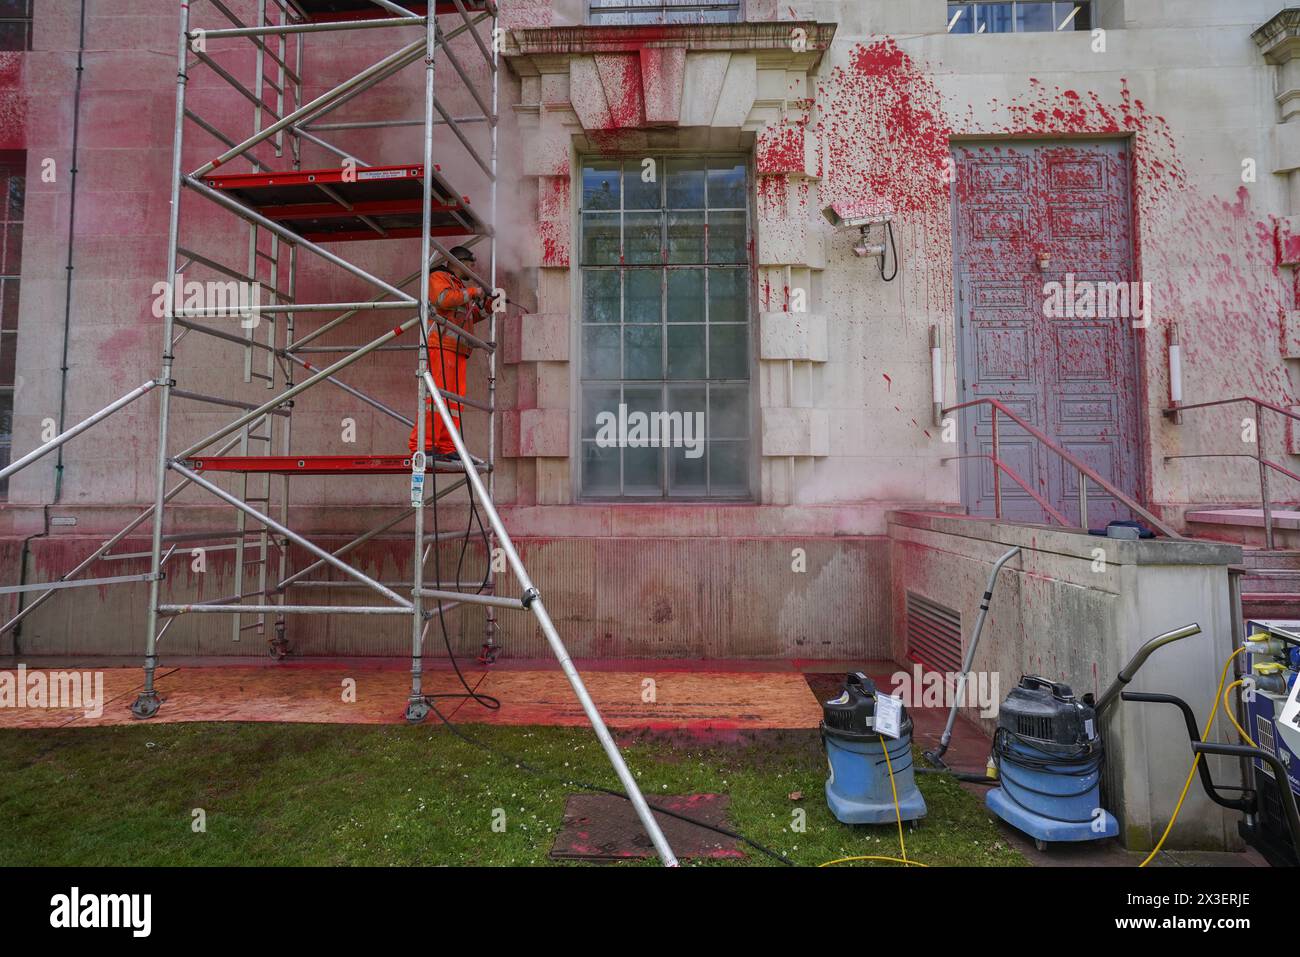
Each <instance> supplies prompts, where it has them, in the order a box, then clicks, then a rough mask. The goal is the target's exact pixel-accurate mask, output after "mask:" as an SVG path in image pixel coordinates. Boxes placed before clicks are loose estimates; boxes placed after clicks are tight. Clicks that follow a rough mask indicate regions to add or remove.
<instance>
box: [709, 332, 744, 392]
mask: <svg viewBox="0 0 1300 957" xmlns="http://www.w3.org/2000/svg"><path fill="white" fill-rule="evenodd" d="M709 378H711V379H748V378H749V327H748V326H743V325H735V326H733V325H725V326H720V325H712V326H709Z"/></svg>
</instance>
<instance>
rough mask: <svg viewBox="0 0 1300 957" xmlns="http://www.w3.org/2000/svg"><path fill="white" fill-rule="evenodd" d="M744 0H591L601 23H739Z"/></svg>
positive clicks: (594, 18)
mask: <svg viewBox="0 0 1300 957" xmlns="http://www.w3.org/2000/svg"><path fill="white" fill-rule="evenodd" d="M740 19H741V9H740V0H712V2H710V0H591V22H592V23H593V24H596V25H597V26H603V25H614V24H622V25H627V24H640V23H736V22H737V21H739V20H740Z"/></svg>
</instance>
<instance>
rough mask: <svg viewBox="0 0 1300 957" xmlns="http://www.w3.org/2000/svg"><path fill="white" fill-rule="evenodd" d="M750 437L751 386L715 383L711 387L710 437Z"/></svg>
mask: <svg viewBox="0 0 1300 957" xmlns="http://www.w3.org/2000/svg"><path fill="white" fill-rule="evenodd" d="M748 437H749V388H748V387H747V386H743V385H715V386H711V387H710V388H709V438H711V439H744V438H748Z"/></svg>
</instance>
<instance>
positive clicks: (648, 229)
mask: <svg viewBox="0 0 1300 957" xmlns="http://www.w3.org/2000/svg"><path fill="white" fill-rule="evenodd" d="M661 221H662V217H661V215H660V214H659V213H625V214H624V216H623V261H624V262H626V263H627V264H628V265H633V264H636V263H658V262H663V236H662V233H661V231H660V223H661Z"/></svg>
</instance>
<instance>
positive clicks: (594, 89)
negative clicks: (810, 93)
mask: <svg viewBox="0 0 1300 957" xmlns="http://www.w3.org/2000/svg"><path fill="white" fill-rule="evenodd" d="M795 31H801V34H796V32H795ZM834 33H835V25H834V24H822V23H816V22H812V21H788V22H756V23H732V24H716V25H703V26H695V25H689V26H687V25H666V26H655V27H613V26H600V27H597V26H576V27H560V28H551V29H526V30H515V31H511V32H510V33H508V34H507V37H506V43H505V48H504V51H503V54H504V57H505V59H506V61H507V63H508V64H509V65H510V67H511V68H512V69H513V71H514V72H515V74H516V75H517V76H518V77H519V78H520V81H521V102H520V103H519V104H518V105H517V106H516V107H515V111H516V114H517V116H518V118H519V123H520V127H521V133H522V137H523V154H524V168H523V171H522V173H523V175H524V176H525V177H528V178H535V179H536V182H537V188H538V196H539V203H538V208H539V214H538V220H539V221H538V223H537V229H536V231H535V232H536V236H535V247H536V248H535V249H534V250H533V253H532V254H531V255H530V257H529V259H528V261H526V262H525V264H524V265H525V266H526V267H535V268H536V269H537V270H538V289H539V302H538V314H537V315H535V316H529V317H526V318H525V319H524V320H522V324H523V325H526V326H527V328H526V329H525V328H521V324H515V328H514V329H512V330H508V331H507V333H506V336H505V340H506V341H505V343H504V354H503V359H504V362H505V363H507V364H508V365H511V364H513V365H515V366H516V371H517V372H519V373H520V374H522V375H525V376H531V377H532V378H531V381H530V383H529V385H528V387H526V388H521V389H520V397H521V398H520V402H519V403H518V405H517V407H516V408H514V409H510V410H505V411H503V413H502V426H503V435H502V451H503V454H504V455H505V456H506V457H511V458H514V459H515V460H516V465H517V466H518V467H519V468H521V469H528V468H530V467H531V468H533V469H534V470H535V473H534V475H533V476H532V479H531V481H527V480H524V479H521V485H524V486H531V487H533V488H535V489H536V490H537V491H536V502H537V504H561V503H567V502H570V501H573V500H574V499H575V498H576V496H577V490H578V479H579V476H578V475H577V468H576V464H577V459H576V458H575V457H574V454H575V453H574V449H573V445H574V443H573V442H572V441H571V438H572V437H574V436H576V435H577V431H578V422H577V415H578V406H577V403H576V401H574V398H573V397H574V396H576V395H577V383H576V381H575V377H576V363H571V362H570V359H571V357H575V358H576V355H577V353H576V350H575V346H574V343H573V328H574V324H573V323H572V322H571V321H570V317H571V316H573V315H575V314H576V313H575V312H574V310H575V309H576V308H577V303H576V295H577V294H576V291H575V284H574V282H573V281H572V276H571V268H570V267H571V256H570V251H571V250H570V243H571V242H572V241H573V239H574V238H576V229H575V224H574V222H573V218H574V216H575V209H576V203H575V202H574V199H573V183H572V176H573V175H574V172H573V171H574V169H575V168H576V167H575V165H574V164H575V163H576V162H577V157H578V156H579V155H581V154H582V153H589V152H601V151H610V150H611V144H617V146H618V148H619V151H623V152H626V151H628V150H631V151H636V150H638V149H655V150H676V149H692V150H698V149H700V148H703V147H708V148H711V149H719V148H736V147H740V148H742V149H744V150H745V151H746V152H749V151H752V149H753V143H754V140H755V138H756V136H757V135H759V134H761V132H762V131H763V130H764V129H765V128H766V127H767V126H768V125H769V124H780V123H782V122H783V121H789V120H802V119H804V118H805V117H806V116H807V110H808V102H809V101H808V100H807V98H806V91H807V90H808V89H809V88H810V86H809V84H810V82H811V81H810V79H809V77H810V75H811V74H812V73H813V72H814V71H815V70H816V69H817V67H818V65H819V64H820V62H821V59H822V56H823V55H824V53H825V51H826V50H827V49H829V46H830V43H831V40H832V39H833V37H834ZM795 38H799V39H801V40H802V41H803V42H802V44H797V43H795V42H793V40H794V39H795ZM797 47H798V48H797ZM611 97H614V98H616V99H623V100H624V102H623V103H618V104H615V106H614V107H613V108H611V104H610V102H609V101H610V98H611ZM624 98H626V99H624ZM628 103H631V104H634V105H633V107H632V108H630V109H629V108H627V106H626V104H628ZM809 139H811V137H809ZM805 153H806V161H805V162H804V163H802V164H796V166H797V168H789V169H782V170H779V171H764V170H762V169H758V170H757V172H758V174H759V175H760V176H774V177H776V178H777V179H779V180H781V181H783V186H782V187H781V188H784V186H785V185H788V184H789V183H790V182H791V181H792V180H797V179H815V177H816V169H817V164H816V144H815V143H811V142H809V143H808V144H807V145H806V147H805ZM756 227H757V228H756V253H755V266H756V267H757V269H758V270H759V272H760V274H762V273H763V271H764V270H768V271H770V273H769V274H770V275H771V276H772V277H774V278H775V277H777V276H780V277H782V279H781V281H780V282H779V283H777V285H778V287H780V286H792V285H793V286H798V287H803V288H804V290H805V292H806V293H807V294H808V295H809V310H810V311H808V312H805V313H799V314H793V313H789V312H785V311H778V312H760V313H759V314H758V315H757V323H756V327H755V329H754V338H755V341H756V346H757V353H758V358H759V369H758V370H757V372H758V374H757V376H756V378H755V386H756V391H759V392H760V394H763V395H764V396H765V398H764V399H763V401H762V408H761V410H760V417H759V421H758V422H757V423H756V428H755V436H756V438H758V440H759V447H760V455H761V458H762V460H763V468H762V469H761V471H762V473H763V474H762V476H761V477H760V481H759V485H758V487H757V488H756V489H755V494H756V500H757V503H758V504H784V503H786V502H789V501H790V497H789V495H790V493H789V486H788V483H787V484H786V485H785V486H784V488H783V489H780V490H779V489H777V488H776V487H775V485H776V483H774V482H773V481H770V480H769V475H768V471H769V470H768V465H769V464H770V463H777V462H779V463H780V465H781V466H782V467H786V466H788V468H789V469H790V471H791V472H793V471H794V470H795V469H796V468H800V467H803V466H801V465H800V463H806V465H807V466H810V465H811V462H812V461H813V460H814V459H815V458H817V457H821V456H825V455H827V454H828V453H829V448H828V445H829V441H828V435H829V428H828V422H827V417H826V414H825V412H824V411H823V410H820V409H818V408H817V407H816V402H815V396H814V395H808V394H802V393H801V395H800V397H799V398H798V399H795V398H794V393H793V391H787V392H785V394H784V396H778V397H776V398H773V397H772V394H771V393H773V392H774V393H781V392H782V390H783V387H782V386H781V383H785V382H792V381H795V380H796V379H798V380H799V381H810V380H811V375H810V370H811V368H812V367H813V366H815V365H817V364H819V363H824V362H825V361H827V358H828V356H827V347H826V321H825V316H824V315H821V314H819V313H818V312H817V311H816V310H817V303H816V302H815V301H813V300H812V295H811V294H812V277H813V273H814V272H816V271H818V270H820V269H822V268H824V265H825V250H824V248H823V246H822V241H821V240H820V238H819V237H818V236H817V234H816V233H814V232H811V231H801V232H798V233H797V234H796V235H795V236H794V237H793V240H791V238H789V237H783V238H782V239H780V240H776V239H774V238H772V237H771V235H768V236H765V234H764V232H763V230H762V228H761V224H757V223H756ZM573 261H576V260H573ZM548 273H550V274H551V275H550V277H548V276H547V275H546V274H548ZM561 278H562V279H563V282H557V281H556V280H558V279H561ZM765 380H766V381H767V382H770V383H775V385H774V386H772V387H770V388H769V387H765V385H764V382H765ZM525 396H526V398H525ZM529 403H533V406H532V407H527V406H528V404H529Z"/></svg>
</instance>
